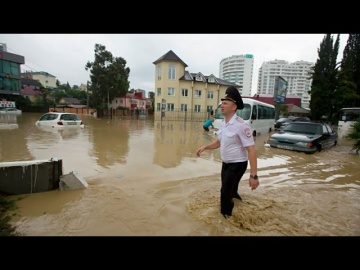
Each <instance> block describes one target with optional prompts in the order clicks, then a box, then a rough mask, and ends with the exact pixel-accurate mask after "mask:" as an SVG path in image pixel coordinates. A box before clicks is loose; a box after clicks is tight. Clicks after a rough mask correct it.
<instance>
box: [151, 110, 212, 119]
mask: <svg viewBox="0 0 360 270" xmlns="http://www.w3.org/2000/svg"><path fill="white" fill-rule="evenodd" d="M209 117H210V112H205V111H204V112H196V111H194V110H188V111H181V110H180V109H178V110H174V111H165V112H164V113H163V114H162V112H161V111H155V112H154V119H155V120H162V121H184V122H187V121H189V122H204V121H205V120H206V119H208V118H209Z"/></svg>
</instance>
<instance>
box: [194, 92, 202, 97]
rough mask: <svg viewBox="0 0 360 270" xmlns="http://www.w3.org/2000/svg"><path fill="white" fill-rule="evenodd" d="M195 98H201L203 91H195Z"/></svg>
mask: <svg viewBox="0 0 360 270" xmlns="http://www.w3.org/2000/svg"><path fill="white" fill-rule="evenodd" d="M194 94H195V98H201V90H195V93H194Z"/></svg>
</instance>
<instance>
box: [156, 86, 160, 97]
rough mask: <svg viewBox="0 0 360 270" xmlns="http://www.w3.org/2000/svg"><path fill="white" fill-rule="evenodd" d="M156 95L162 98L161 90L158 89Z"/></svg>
mask: <svg viewBox="0 0 360 270" xmlns="http://www.w3.org/2000/svg"><path fill="white" fill-rule="evenodd" d="M156 95H157V96H161V88H158V89H157V90H156Z"/></svg>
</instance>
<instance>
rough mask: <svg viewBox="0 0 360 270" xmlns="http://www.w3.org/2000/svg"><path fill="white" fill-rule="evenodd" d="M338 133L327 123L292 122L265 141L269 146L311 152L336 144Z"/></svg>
mask: <svg viewBox="0 0 360 270" xmlns="http://www.w3.org/2000/svg"><path fill="white" fill-rule="evenodd" d="M337 140H338V134H337V132H336V131H335V130H334V129H333V128H332V127H331V126H330V125H329V124H327V123H321V122H292V123H289V124H288V125H287V126H285V127H284V128H283V129H282V130H280V131H278V132H277V133H274V134H272V135H271V136H270V137H269V140H268V141H267V144H268V145H269V146H271V147H276V148H281V149H286V150H292V151H298V152H305V153H307V154H313V153H315V152H317V151H319V152H320V151H321V150H323V149H326V148H330V147H332V146H335V145H336V144H337Z"/></svg>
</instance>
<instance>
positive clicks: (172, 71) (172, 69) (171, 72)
mask: <svg viewBox="0 0 360 270" xmlns="http://www.w3.org/2000/svg"><path fill="white" fill-rule="evenodd" d="M175 78H176V76H175V65H169V72H168V79H169V80H175Z"/></svg>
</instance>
